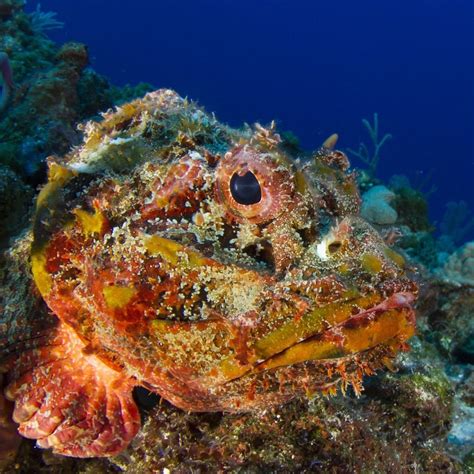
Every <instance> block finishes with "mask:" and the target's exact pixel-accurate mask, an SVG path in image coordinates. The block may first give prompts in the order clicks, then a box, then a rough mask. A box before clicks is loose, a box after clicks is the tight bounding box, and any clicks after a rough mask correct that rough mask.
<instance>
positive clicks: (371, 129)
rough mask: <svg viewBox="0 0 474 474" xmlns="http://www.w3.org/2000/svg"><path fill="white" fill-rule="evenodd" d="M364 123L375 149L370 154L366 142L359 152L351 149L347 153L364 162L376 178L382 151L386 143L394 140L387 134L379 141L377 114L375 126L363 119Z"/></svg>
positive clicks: (375, 115)
mask: <svg viewBox="0 0 474 474" xmlns="http://www.w3.org/2000/svg"><path fill="white" fill-rule="evenodd" d="M362 123H363V124H364V126H365V128H366V129H367V132H368V133H369V136H370V140H371V141H372V146H373V148H374V149H373V152H372V154H370V152H369V149H368V147H367V145H366V144H365V143H364V142H361V143H360V144H359V149H358V150H357V151H356V150H352V149H350V148H349V149H348V150H347V151H348V152H349V153H352V154H353V155H354V156H356V157H357V158H359V159H360V160H361V161H363V162H364V163H365V164H366V165H367V166H368V167H369V172H370V174H371V175H372V176H374V175H375V171H376V169H377V165H378V163H379V161H380V150H381V148H382V147H383V146H384V145H385V143H387V141H388V140H390V139H391V138H392V135H390V134H389V133H386V134H385V135H384V136H383V137H382V139H381V140H379V116H378V114H377V113H374V124H373V126H372V125H371V124H370V122H369V121H368V120H367V119H362Z"/></svg>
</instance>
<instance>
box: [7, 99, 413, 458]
mask: <svg viewBox="0 0 474 474" xmlns="http://www.w3.org/2000/svg"><path fill="white" fill-rule="evenodd" d="M83 132H84V137H85V138H84V141H83V143H82V145H80V146H78V147H76V148H74V149H73V150H72V151H71V152H70V153H69V154H68V155H67V156H65V157H64V158H61V159H59V158H50V160H49V178H48V182H47V184H46V185H45V186H44V188H43V189H42V190H41V192H40V194H39V196H38V199H37V204H36V213H35V219H34V223H33V237H32V239H31V241H32V244H31V250H30V251H29V253H30V255H29V260H30V264H31V273H32V276H33V279H34V282H35V285H31V288H34V286H36V288H37V290H38V291H39V294H40V295H41V298H42V300H43V301H44V302H45V303H46V305H47V308H49V311H46V310H45V308H46V306H44V307H42V304H43V303H42V301H41V298H40V297H39V295H38V297H37V298H36V299H35V298H33V300H32V299H31V298H32V297H31V294H32V293H31V291H32V290H31V288H30V289H28V290H24V291H25V292H24V293H22V292H21V288H25V286H24V284H23V286H21V282H24V281H27V273H28V272H27V271H23V270H21V268H22V267H21V265H20V264H15V263H12V264H10V266H9V268H7V270H6V273H7V276H5V275H4V280H5V279H6V280H5V282H4V288H7V289H9V294H8V295H7V297H6V299H7V303H5V302H4V307H3V309H4V312H3V314H2V319H1V320H0V338H1V340H0V342H1V351H0V356H1V361H2V365H1V369H2V371H3V373H4V374H5V381H6V383H5V385H6V388H5V395H6V397H7V398H8V399H10V400H12V401H14V413H13V418H14V420H15V421H16V422H17V423H18V424H19V432H20V433H21V434H22V435H23V436H26V437H28V438H33V439H36V440H37V444H38V445H39V446H41V447H44V448H53V450H54V451H55V452H57V453H61V454H65V455H70V456H77V457H87V456H108V455H113V454H116V453H118V452H120V451H121V450H123V449H124V448H125V447H126V446H127V445H128V443H129V442H130V441H131V440H132V438H133V437H134V436H135V435H136V433H137V431H138V430H139V428H140V414H139V411H138V409H137V406H136V404H135V402H134V398H133V396H132V391H133V389H134V387H136V386H142V387H145V388H146V389H148V390H150V391H152V392H156V393H157V394H159V395H161V396H162V397H163V398H165V399H166V400H168V401H170V402H171V403H172V404H174V405H176V406H177V407H180V408H182V409H185V410H196V411H211V410H223V411H234V412H235V411H244V410H253V409H263V408H264V407H268V406H269V405H272V404H277V403H282V402H285V401H287V400H289V399H290V398H292V397H295V396H301V395H303V396H306V395H311V394H312V393H315V392H317V391H322V392H325V393H333V392H335V391H336V389H337V387H341V388H342V390H344V391H345V390H346V388H347V387H348V386H349V385H352V386H353V389H354V390H355V392H356V393H357V392H359V391H360V390H361V379H362V377H363V375H364V374H372V373H373V372H374V370H376V369H378V368H381V367H383V366H384V365H387V364H389V363H390V360H391V359H392V358H393V356H394V355H395V353H396V352H397V351H398V350H400V349H404V348H405V345H406V344H405V341H406V340H407V339H408V338H409V337H410V336H412V334H413V333H414V328H415V322H414V312H413V309H412V305H413V302H414V299H415V297H416V292H417V288H416V285H415V284H414V283H413V282H412V281H411V280H410V279H409V278H408V276H407V275H406V270H405V268H404V266H405V263H404V260H403V258H402V256H401V255H399V254H397V253H396V252H395V251H393V250H392V249H390V248H389V247H388V246H387V245H386V244H385V243H384V241H383V239H382V238H381V237H380V235H379V234H378V232H377V231H376V230H375V229H373V228H372V227H371V226H370V225H369V224H368V223H367V222H365V221H364V220H363V219H361V218H360V217H359V216H358V213H359V201H360V199H359V194H358V190H357V186H356V184H355V178H354V175H353V174H352V173H349V172H348V168H349V163H348V160H347V158H346V156H345V155H344V154H343V153H342V152H339V151H334V150H333V145H334V140H333V139H330V140H328V141H327V142H326V143H325V145H323V147H322V148H321V149H320V150H319V151H317V152H316V153H314V154H313V155H312V156H311V157H306V158H305V159H301V160H300V159H296V158H295V157H293V156H291V153H290V152H291V150H290V151H288V150H289V147H288V144H287V143H285V142H283V141H282V140H281V138H280V136H279V135H278V134H277V133H276V131H275V128H274V126H273V125H272V126H269V127H267V128H265V127H262V126H260V125H256V126H255V127H254V128H250V127H248V126H246V127H244V128H243V129H241V130H235V129H231V128H229V127H226V126H224V125H222V124H220V123H219V122H218V121H217V120H216V119H215V118H214V117H213V116H212V115H208V114H206V113H205V112H204V111H203V110H201V109H200V108H199V107H197V106H196V105H195V104H193V103H191V102H188V101H187V100H186V99H182V98H181V97H179V96H178V95H177V94H176V93H174V92H172V91H170V90H159V91H156V92H153V93H150V94H148V95H146V96H145V97H144V98H143V99H139V100H135V101H133V102H131V103H128V104H125V105H123V106H121V107H119V108H117V110H115V111H108V112H107V113H105V114H104V115H103V119H102V120H101V121H98V122H90V123H87V124H86V125H85V126H84V127H83ZM27 241H28V237H27V238H26V240H24V242H27ZM25 245H26V244H23V248H26V247H25ZM18 248H19V249H20V250H21V245H20V247H18ZM20 250H18V249H17V250H12V251H11V253H10V257H9V258H13V257H15V255H17V256H18V255H20V254H21V251H20ZM15 252H16V253H15ZM15 265H17V266H15ZM22 295H23V296H22ZM8 298H10V299H9V300H8ZM32 301H34V302H33V303H32Z"/></svg>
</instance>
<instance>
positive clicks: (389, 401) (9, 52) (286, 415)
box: [0, 0, 474, 473]
mask: <svg viewBox="0 0 474 474" xmlns="http://www.w3.org/2000/svg"><path fill="white" fill-rule="evenodd" d="M473 21H474V6H473V2H472V1H471V0H416V1H409V0H400V1H397V2H380V1H375V0H366V1H363V2H350V1H348V0H341V1H336V2H312V1H307V0H304V1H289V0H262V1H255V0H254V1H252V0H240V1H235V0H220V1H217V0H200V1H193V2H192V1H180V2H178V1H172V0H168V1H151V0H135V1H134V2H131V3H128V2H127V3H125V2H112V1H110V0H82V1H81V2H72V1H64V0H43V1H41V2H40V3H39V2H34V1H28V2H26V3H25V2H24V1H22V0H0V84H2V83H3V86H2V88H1V91H2V95H1V96H0V97H1V99H0V220H1V224H0V243H1V246H2V257H1V262H0V264H1V265H0V277H1V282H2V283H1V285H2V286H1V289H0V304H1V308H2V315H1V316H0V343H2V348H1V349H0V377H3V378H0V384H2V383H3V384H4V385H5V386H6V385H7V384H8V383H9V380H10V379H9V377H11V376H10V375H9V373H8V370H9V369H7V368H6V367H7V366H8V363H9V362H8V361H9V359H8V357H10V356H11V354H10V353H9V349H8V347H9V344H10V342H11V341H10V338H11V337H17V336H18V333H19V332H20V329H21V331H25V330H29V329H28V327H33V326H34V323H32V321H34V319H35V318H34V316H35V314H36V313H35V312H36V311H39V312H40V313H41V311H42V310H38V307H39V305H40V303H38V301H39V295H38V294H37V292H36V290H34V289H33V287H34V285H33V284H32V280H31V276H30V270H29V263H28V261H29V258H30V257H29V252H30V250H29V245H30V241H31V239H30V236H29V235H30V234H29V233H28V229H29V225H30V222H31V221H32V219H33V216H34V213H35V211H34V202H35V200H36V198H37V196H38V191H39V189H41V188H42V187H43V186H44V185H45V183H46V182H47V180H48V177H47V162H48V160H49V165H50V166H51V163H52V162H53V161H54V160H53V159H51V158H48V157H50V156H55V157H61V156H64V155H66V153H68V151H69V150H70V149H71V147H77V146H79V145H80V144H81V143H82V140H83V136H84V133H85V131H84V130H85V127H83V126H82V128H81V125H80V124H84V123H85V122H86V121H88V120H99V119H100V113H101V112H104V111H106V110H108V109H111V108H112V107H114V106H121V105H123V104H126V103H128V102H130V101H131V100H133V99H137V98H140V97H143V96H144V95H145V94H146V93H147V92H150V91H153V90H156V89H160V88H169V89H173V90H175V91H176V92H177V93H178V94H179V95H180V96H181V97H187V98H189V99H190V100H193V101H197V103H198V105H199V106H200V107H203V108H204V109H205V110H206V111H207V112H208V113H210V114H212V113H215V119H217V120H218V121H219V122H218V123H222V124H226V125H229V126H230V127H234V128H236V129H237V128H238V127H242V125H243V124H244V123H247V124H250V126H251V127H253V126H254V124H255V123H259V124H262V125H261V126H260V125H259V126H257V127H256V128H255V130H256V131H255V134H256V135H257V136H259V134H260V138H261V139H262V134H263V140H264V141H265V140H269V143H270V142H271V140H272V136H273V135H272V134H273V133H274V132H275V130H274V129H273V125H272V121H273V120H274V121H275V123H276V130H277V132H278V140H280V138H281V147H282V149H284V150H285V152H287V153H288V155H289V156H292V157H299V158H301V159H302V161H303V162H304V161H305V160H309V159H310V158H311V157H312V152H314V151H315V150H318V149H320V147H321V146H322V145H323V143H324V144H325V146H324V147H323V149H322V150H323V151H324V152H325V151H329V150H332V148H333V147H334V146H336V148H337V149H339V150H341V151H343V152H344V153H346V154H347V156H348V158H349V160H350V163H351V165H352V167H353V168H354V169H355V170H356V172H357V178H356V179H357V185H358V187H359V190H360V193H361V196H362V205H361V215H362V217H363V218H364V219H365V220H366V221H368V222H369V223H370V224H371V225H373V226H374V228H375V229H376V230H377V232H378V233H379V234H380V236H381V237H380V238H381V239H382V240H383V242H385V244H386V245H387V246H390V247H391V248H393V249H394V250H395V251H396V252H397V253H396V254H395V255H397V256H401V257H400V258H401V259H402V261H403V268H406V273H407V275H408V277H409V278H410V279H412V280H413V281H414V282H416V285H417V286H418V287H419V294H417V298H418V299H417V304H416V310H417V332H416V335H415V336H414V337H412V338H411V339H410V340H409V342H408V345H409V347H407V349H408V348H410V350H409V351H408V352H403V353H401V354H399V355H398V356H397V358H396V359H395V361H394V362H391V361H388V360H386V361H385V360H384V361H381V362H380V365H385V366H386V369H387V370H385V371H383V372H379V373H377V375H374V376H370V377H365V378H364V382H363V387H364V390H363V391H362V394H361V395H360V396H358V395H359V394H358V391H359V387H358V385H357V384H356V383H354V384H353V387H352V388H351V387H350V386H349V387H347V386H346V385H347V384H345V385H344V393H341V391H339V392H338V393H337V394H335V395H334V394H333V393H326V394H325V395H331V396H324V397H323V396H320V395H317V396H315V397H314V398H313V395H314V394H313V393H311V396H309V397H303V399H301V398H296V399H295V400H292V401H290V402H289V403H287V404H285V405H282V406H277V407H272V408H269V409H268V410H261V411H259V412H250V413H244V414H225V413H221V412H215V413H187V412H185V411H181V410H179V409H177V408H175V407H174V406H173V405H172V404H170V403H168V402H167V401H165V400H164V399H162V400H159V397H158V396H157V395H152V394H150V393H149V392H145V391H144V392H141V391H139V392H134V397H135V401H136V403H137V405H138V407H139V409H140V416H141V420H142V425H143V428H142V429H141V430H140V431H139V433H138V435H137V437H136V438H135V439H134V440H133V441H132V443H131V444H130V446H129V447H128V448H127V449H126V450H125V451H122V452H120V453H119V454H117V455H114V456H112V457H108V458H100V457H98V458H93V459H84V460H82V459H78V458H75V457H63V456H61V455H58V454H54V453H53V452H51V451H50V450H40V449H36V448H35V447H34V442H32V441H28V440H25V439H24V438H20V437H19V436H17V434H16V429H17V425H16V424H15V423H13V422H11V411H12V407H11V405H10V404H9V403H8V402H7V401H6V400H4V398H3V397H2V396H0V444H1V445H2V446H3V448H1V447H0V471H2V470H4V472H25V473H26V472H28V473H29V472H65V471H70V472H122V471H124V472H131V473H135V472H136V473H138V472H140V473H141V472H213V471H221V472H348V473H349V472H374V473H375V472H388V473H398V472H409V473H412V472H413V473H418V472H456V473H457V472H474V451H473V449H474V373H473V370H472V369H473V364H474V214H473V210H474V192H473V182H474V138H473V136H474V135H473V126H474V59H473V58H474V32H473V27H474V25H473ZM200 117H201V118H202V117H203V116H200ZM209 117H213V116H211V115H210V116H209ZM209 117H208V118H207V119H206V120H211V121H212V120H214V117H213V118H212V119H209ZM200 120H201V119H200ZM198 122H199V120H198ZM213 123H214V122H213ZM216 123H217V122H216ZM203 124H204V119H202V121H201V122H200V123H198V124H194V125H193V124H191V125H189V123H188V126H189V128H192V126H193V127H197V128H196V129H195V130H194V131H195V133H196V136H197V135H199V134H201V133H202V134H209V135H210V136H206V137H205V140H209V143H211V144H212V145H213V146H214V145H216V144H217V145H219V144H220V139H221V137H220V136H218V134H217V132H216V133H214V131H213V130H214V129H212V127H211V132H209V129H208V128H206V129H205V131H203V130H204V128H205V127H207V125H208V122H206V125H205V126H204V125H203ZM78 125H79V129H78ZM179 127H181V128H183V127H182V124H181V125H179V126H178V125H176V130H175V129H173V127H172V126H171V128H170V133H171V132H172V133H175V132H177V131H178V132H180V131H183V130H179ZM200 127H203V128H202V129H201V128H200ZM216 127H218V128H219V127H220V125H216ZM222 127H223V128H224V127H225V125H222ZM258 127H260V128H258ZM262 127H263V128H262ZM265 127H266V128H265ZM226 130H227V129H226ZM229 130H231V129H229ZM248 130H250V129H246V128H243V129H239V132H232V131H226V133H229V135H232V133H236V134H237V133H241V134H242V136H243V137H246V133H248ZM219 133H220V132H219ZM333 133H337V134H338V140H337V145H335V143H334V140H332V141H327V139H328V137H330V136H331V135H332V134H333ZM185 135H186V133H185ZM217 145H216V147H217ZM180 146H182V147H184V148H185V147H186V146H189V144H186V143H185V144H184V145H183V144H182V143H180ZM279 146H280V145H279ZM184 148H183V149H184ZM323 155H324V153H323V152H321V156H323ZM68 159H69V158H68ZM49 179H50V181H51V180H52V178H51V173H50V175H49ZM50 184H51V183H50ZM29 239H30V240H29ZM397 259H398V257H395V260H397ZM405 261H406V264H405ZM397 262H399V260H397ZM363 265H364V266H365V270H367V268H368V267H370V272H372V273H378V271H379V270H378V265H379V262H375V263H374V261H373V260H369V261H367V260H365V261H364V262H363ZM405 265H406V267H405ZM374 278H375V277H374ZM36 285H37V286H39V287H40V286H41V285H39V284H38V279H37V278H36ZM40 291H41V288H40ZM48 304H49V303H48ZM19 308H20V309H21V310H20V309H19ZM25 308H26V309H27V311H26V310H25ZM25 312H28V313H29V319H28V318H27V319H26V320H25V321H26V322H25V321H22V322H21V324H20V322H19V320H20V316H19V315H20V314H23V313H25ZM41 314H42V313H41ZM12 321H13V322H14V323H12ZM22 324H25V325H26V326H25V327H26V328H27V329H25V328H24V327H22ZM15 325H18V326H17V327H18V328H19V329H15V328H14V326H15ZM15 327H16V326H15ZM12 328H13V330H12ZM15 331H16V332H15ZM12 334H13V335H12ZM7 341H8V344H7ZM4 349H5V350H4ZM7 355H8V357H7ZM3 360H5V361H7V362H4V361H3ZM377 368H378V367H377ZM2 373H4V376H2V375H1V374H2ZM368 373H369V371H367V374H368ZM341 374H342V372H341ZM349 385H350V384H349ZM346 389H347V393H345V392H346ZM165 398H166V397H165ZM307 398H308V399H307Z"/></svg>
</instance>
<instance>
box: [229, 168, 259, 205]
mask: <svg viewBox="0 0 474 474" xmlns="http://www.w3.org/2000/svg"><path fill="white" fill-rule="evenodd" d="M230 192H231V193H232V197H233V198H234V199H235V200H236V201H237V202H238V203H239V204H245V205H247V206H248V205H250V204H256V203H257V202H260V199H262V190H261V189H260V184H259V182H258V180H257V178H256V177H255V175H254V174H253V173H252V172H251V171H247V173H245V174H244V175H243V176H239V175H238V174H237V173H234V175H233V176H232V178H231V180H230Z"/></svg>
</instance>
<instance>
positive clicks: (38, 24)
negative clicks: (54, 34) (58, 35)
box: [30, 3, 64, 35]
mask: <svg viewBox="0 0 474 474" xmlns="http://www.w3.org/2000/svg"><path fill="white" fill-rule="evenodd" d="M56 15H57V13H56V12H44V11H42V10H41V4H40V3H38V5H37V6H36V10H35V11H34V12H33V13H30V20H31V28H32V29H33V31H34V32H35V33H39V34H43V35H44V34H45V33H46V31H50V30H58V29H61V28H63V27H64V23H63V22H62V21H59V20H57V19H56Z"/></svg>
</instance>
